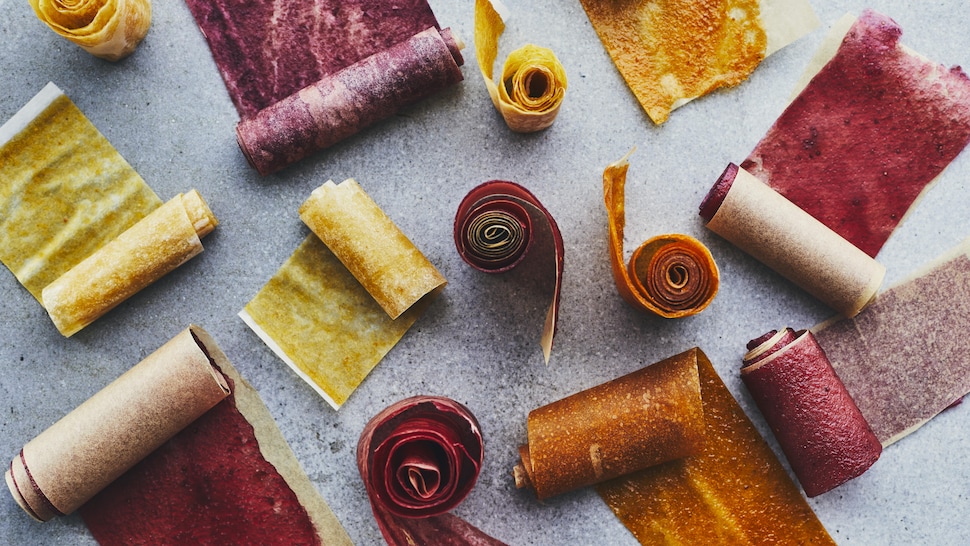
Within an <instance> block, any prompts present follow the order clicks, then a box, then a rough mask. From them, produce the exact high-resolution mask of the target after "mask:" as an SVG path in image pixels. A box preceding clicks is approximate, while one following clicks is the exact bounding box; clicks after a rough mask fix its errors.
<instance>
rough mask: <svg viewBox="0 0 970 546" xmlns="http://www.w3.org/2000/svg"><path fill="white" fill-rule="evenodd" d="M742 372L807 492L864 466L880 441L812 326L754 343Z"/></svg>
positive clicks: (821, 488) (841, 479)
mask: <svg viewBox="0 0 970 546" xmlns="http://www.w3.org/2000/svg"><path fill="white" fill-rule="evenodd" d="M748 349H749V352H748V353H747V354H746V355H745V356H744V363H743V365H742V368H741V379H742V380H743V381H744V384H745V385H746V386H747V387H748V390H749V391H750V392H751V396H752V397H753V398H754V400H755V403H757V404H758V408H759V409H761V413H762V414H763V415H764V417H765V420H766V421H767V422H768V425H769V426H770V427H771V430H772V431H773V432H774V434H775V437H776V438H777V439H778V443H779V444H780V445H781V449H782V451H784V452H785V456H786V457H787V458H788V462H789V463H790V464H791V467H792V470H794V472H795V475H796V476H797V477H798V481H799V482H800V483H801V484H802V487H803V488H804V489H805V494H806V495H808V496H809V497H814V496H816V495H821V494H822V493H825V492H827V491H830V490H832V489H834V488H835V487H838V486H839V485H842V484H843V483H845V482H847V481H849V480H851V479H852V478H855V477H857V476H859V475H861V474H862V473H863V472H865V471H866V470H867V469H868V468H869V467H870V466H872V464H873V463H875V462H876V459H878V458H879V455H880V454H881V453H882V444H881V443H880V442H879V439H878V438H876V435H875V434H873V432H872V429H871V428H870V427H869V423H867V422H866V419H865V417H864V416H863V415H862V412H861V411H859V408H858V407H857V406H856V403H855V401H853V400H852V396H850V395H849V391H848V390H846V388H845V385H843V384H842V381H841V380H840V379H839V377H838V375H836V373H835V370H834V369H833V368H832V364H831V363H829V359H828V358H827V357H826V356H825V352H824V351H823V350H822V348H821V347H820V346H819V344H818V343H817V342H816V340H815V336H814V335H812V333H811V332H809V331H807V330H802V331H800V332H795V331H794V330H792V329H791V328H786V329H784V330H782V331H780V332H778V331H772V332H769V333H767V334H765V335H763V336H761V337H759V338H757V339H754V340H752V341H751V342H749V343H748Z"/></svg>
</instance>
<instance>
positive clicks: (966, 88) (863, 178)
mask: <svg viewBox="0 0 970 546" xmlns="http://www.w3.org/2000/svg"><path fill="white" fill-rule="evenodd" d="M839 28H842V27H840V26H836V28H835V29H833V32H832V34H830V36H829V38H828V40H835V41H836V43H837V42H838V41H840V40H841V45H840V46H839V47H838V50H837V52H836V53H835V54H834V57H832V58H831V60H830V61H828V63H827V64H824V66H823V67H822V68H821V69H820V70H819V71H818V73H817V74H815V76H814V78H812V80H811V81H810V82H809V83H808V85H807V86H806V87H805V88H804V89H803V90H802V91H801V93H800V94H799V95H798V96H797V97H796V98H795V99H794V100H793V101H792V103H791V104H790V105H789V106H788V108H787V109H786V110H785V111H784V112H783V113H782V115H781V116H780V117H779V118H778V120H777V121H776V122H775V124H774V125H773V126H772V128H771V129H769V131H768V133H767V134H766V135H765V137H764V138H763V139H762V140H761V142H759V143H758V145H757V146H756V147H755V149H754V150H753V151H752V152H751V154H750V155H749V156H748V158H747V159H746V160H745V161H744V162H743V163H742V164H741V166H742V167H743V168H744V169H746V170H748V171H749V172H751V174H753V175H754V176H756V177H757V178H759V179H761V180H762V181H764V182H765V183H767V184H768V185H769V186H771V187H772V188H774V189H775V190H776V191H778V192H779V193H781V194H782V195H784V196H785V197H786V198H788V200H790V201H791V202H793V203H795V205H797V206H798V207H800V208H802V209H803V210H805V211H806V212H808V213H809V214H811V215H812V216H814V217H815V218H817V219H818V220H819V221H821V222H822V223H823V224H825V225H827V226H828V227H830V228H831V229H832V230H834V231H835V232H836V233H838V234H840V235H842V237H844V238H845V239H847V240H848V241H849V242H851V243H852V244H854V245H855V246H857V247H859V248H860V249H861V250H862V251H864V252H865V253H866V254H868V255H870V256H875V255H876V254H877V253H878V252H879V249H880V248H882V246H883V244H885V242H886V240H887V239H888V238H889V236H890V235H891V234H892V232H893V230H894V229H895V228H896V226H897V225H898V224H899V223H900V222H901V221H902V220H903V218H904V216H905V215H906V213H907V211H908V210H909V209H910V207H911V206H912V205H913V204H914V202H915V201H916V199H917V198H918V197H919V195H920V194H921V193H922V192H923V191H925V190H926V188H927V187H928V186H929V184H930V183H931V182H932V181H933V180H934V179H935V178H936V177H937V176H938V175H939V174H940V173H941V172H942V171H943V169H944V168H945V167H946V166H947V165H948V164H949V163H950V161H952V160H953V159H954V158H955V157H956V156H957V155H958V154H959V153H960V151H961V150H963V148H964V147H965V146H966V145H967V143H968V142H970V80H968V78H967V76H966V74H964V73H963V71H962V70H960V68H959V67H954V68H950V69H948V68H946V67H945V66H943V65H940V64H937V63H935V62H932V61H929V60H927V59H926V58H924V57H922V56H920V55H918V54H916V53H914V52H912V51H910V50H908V49H907V48H905V47H904V46H902V45H901V44H900V43H899V40H900V37H901V35H902V29H901V28H900V27H899V26H898V25H897V24H896V23H895V22H894V21H893V20H892V19H890V18H888V17H886V16H884V15H881V14H879V13H876V12H874V11H869V10H867V11H865V12H863V13H862V15H861V16H860V17H859V19H858V20H857V21H856V22H855V23H854V24H853V25H852V26H851V28H850V29H849V30H848V32H847V33H846V34H845V35H844V39H843V38H842V36H841V35H839V33H838V32H837V30H838V29H839ZM830 49H831V48H830V47H827V46H823V47H822V49H821V51H820V55H821V54H824V52H825V51H828V50H830Z"/></svg>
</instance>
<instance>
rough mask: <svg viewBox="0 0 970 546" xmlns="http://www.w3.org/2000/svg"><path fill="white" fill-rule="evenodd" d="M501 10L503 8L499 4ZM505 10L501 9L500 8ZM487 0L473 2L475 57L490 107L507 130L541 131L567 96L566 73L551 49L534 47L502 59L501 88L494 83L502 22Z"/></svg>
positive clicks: (530, 45)
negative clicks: (493, 108)
mask: <svg viewBox="0 0 970 546" xmlns="http://www.w3.org/2000/svg"><path fill="white" fill-rule="evenodd" d="M499 6H500V8H503V6H501V4H499ZM503 11H504V9H503ZM506 18H507V16H503V15H501V14H499V12H498V11H497V10H496V7H495V6H494V5H493V3H492V2H491V1H490V0H476V2H475V54H476V55H477V56H478V67H479V68H480V69H481V71H482V78H484V80H485V86H486V87H487V88H488V94H489V96H491V97H492V104H494V105H495V108H496V109H497V110H498V111H499V113H500V114H502V118H504V119H505V123H506V125H508V126H509V129H512V130H513V131H515V132H517V133H532V132H535V131H541V130H542V129H545V128H547V127H549V126H550V125H552V122H554V121H556V116H557V115H558V114H559V107H560V106H561V105H562V101H563V98H564V97H565V95H566V85H567V81H566V70H565V69H564V68H563V67H562V64H561V63H560V62H559V59H557V58H556V54H555V53H553V52H552V50H550V49H547V48H545V47H539V46H537V45H533V44H526V45H524V46H522V47H521V48H519V49H516V50H515V51H513V52H512V53H510V54H509V56H508V57H507V58H506V59H505V65H504V66H503V67H502V76H501V78H499V81H500V82H501V85H496V84H495V82H494V81H493V80H494V74H493V72H494V66H495V58H496V57H497V56H498V39H499V36H501V35H502V32H503V31H504V30H505V23H504V22H503V19H506Z"/></svg>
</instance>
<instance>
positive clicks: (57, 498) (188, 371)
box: [4, 326, 230, 521]
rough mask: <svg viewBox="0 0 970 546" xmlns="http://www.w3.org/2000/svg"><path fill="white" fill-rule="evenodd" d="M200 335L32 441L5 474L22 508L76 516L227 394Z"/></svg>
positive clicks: (193, 330) (158, 355)
mask: <svg viewBox="0 0 970 546" xmlns="http://www.w3.org/2000/svg"><path fill="white" fill-rule="evenodd" d="M197 332H201V333H202V334H203V335H202V336H199V335H197ZM200 337H202V338H203V339H209V340H210V341H211V338H208V337H207V336H204V332H202V330H201V329H200V328H198V327H196V326H193V327H189V328H188V329H186V330H184V331H182V332H181V333H180V334H178V335H177V336H175V337H174V338H172V339H171V340H170V341H168V342H167V343H166V344H165V345H162V346H161V347H160V348H159V349H158V350H156V351H155V352H154V353H152V354H151V355H149V356H148V357H147V358H145V359H144V360H142V361H141V362H140V363H138V364H137V365H135V366H134V367H133V368H131V369H130V370H128V371H127V372H125V373H124V374H123V375H121V376H120V377H119V378H118V379H116V380H115V381H114V382H112V383H111V384H109V385H108V386H107V387H105V388H104V389H102V390H101V391H100V392H98V393H96V394H95V395H94V396H92V397H91V398H89V399H88V400H87V401H85V402H84V403H82V404H81V405H80V406H78V407H77V408H76V409H75V410H74V411H72V412H71V413H69V414H67V415H66V416H65V417H64V418H62V419H61V420H60V421H58V422H56V423H54V425H52V426H51V427H50V428H48V429H47V430H45V431H44V432H42V433H41V434H40V435H38V436H37V437H36V438H34V439H33V440H31V441H30V442H28V443H27V445H25V446H24V447H23V449H21V450H20V453H19V454H17V456H15V457H14V459H13V461H11V463H10V468H9V469H8V470H7V472H6V474H5V476H4V478H5V479H6V482H7V487H9V488H10V492H11V494H12V495H13V497H14V500H16V501H17V504H19V505H20V507H21V508H23V509H24V510H25V511H26V512H27V513H28V514H30V515H31V516H33V517H34V518H36V519H38V520H40V521H47V520H49V519H51V518H52V517H54V516H59V515H65V514H69V513H71V512H73V511H74V510H76V509H77V508H79V507H80V506H81V505H82V504H84V503H85V502H86V501H87V500H88V499H90V498H91V497H93V496H94V495H95V494H96V493H98V492H99V491H100V490H101V489H103V488H104V487H105V486H107V485H108V484H109V483H111V482H112V481H114V480H115V479H116V478H118V477H119V476H121V474H123V473H124V472H125V471H127V470H128V469H129V468H131V467H132V466H134V465H135V464H136V463H137V462H139V461H140V460H142V459H143V458H145V457H146V456H147V455H148V454H149V453H151V452H152V451H154V450H155V449H157V448H158V447H159V446H160V445H162V444H163V443H165V441H167V440H168V439H169V438H171V437H172V436H174V435H175V434H176V433H178V432H179V431H180V430H182V429H183V428H185V427H186V426H188V425H189V424H190V423H191V422H192V421H194V420H195V419H196V418H198V417H199V416H201V415H202V414H203V413H205V412H206V411H208V410H209V409H210V408H212V407H213V406H215V405H216V404H217V403H218V402H219V401H220V400H222V399H223V398H225V397H226V396H228V395H229V391H230V389H229V385H228V383H227V382H226V379H225V377H224V376H223V375H222V373H221V372H219V370H218V369H216V367H215V365H218V362H214V361H213V360H212V357H211V356H210V355H211V354H221V353H219V352H217V351H212V350H210V348H209V347H207V346H206V344H205V343H203V342H202V341H201V340H200Z"/></svg>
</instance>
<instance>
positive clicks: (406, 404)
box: [357, 396, 503, 546]
mask: <svg viewBox="0 0 970 546" xmlns="http://www.w3.org/2000/svg"><path fill="white" fill-rule="evenodd" d="M484 453H485V452H484V443H483V441H482V431H481V427H480V426H479V424H478V420H477V419H475V416H474V415H472V413H471V412H470V411H469V410H468V408H466V407H465V406H463V405H462V404H460V403H458V402H455V401H454V400H451V399H449V398H445V397H440V396H414V397H411V398H407V399H404V400H401V401H399V402H397V403H395V404H392V405H390V406H388V407H387V408H385V409H384V410H383V411H381V412H380V413H378V414H377V415H375V416H374V417H373V418H372V419H371V420H370V421H369V422H368V423H367V425H366V426H365V427H364V431H363V432H361V435H360V440H359V442H358V443H357V468H358V470H360V476H361V478H362V479H363V480H364V486H365V487H366V488H367V495H368V496H369V497H370V501H371V507H372V508H373V510H374V517H375V518H376V519H377V523H378V526H379V527H380V528H381V532H382V533H383V534H384V538H385V539H386V540H387V542H388V544H390V545H392V546H397V545H410V544H444V545H454V546H459V545H482V546H486V545H495V546H497V545H500V544H503V543H502V542H500V541H498V540H496V539H494V538H492V537H490V536H488V535H486V534H485V533H483V532H482V531H480V530H479V529H477V528H475V527H474V526H472V525H470V524H469V523H467V522H466V521H464V520H462V519H461V518H459V517H457V516H454V515H452V514H450V513H448V511H449V510H451V509H453V508H454V507H455V506H457V505H458V504H460V503H461V501H463V500H464V499H465V497H466V496H468V493H469V492H471V490H472V487H474V486H475V482H476V481H477V480H478V473H479V470H480V469H481V465H482V458H483V457H484Z"/></svg>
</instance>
